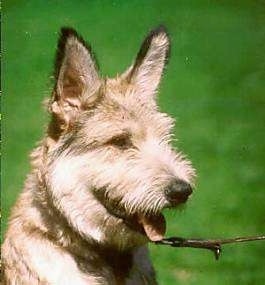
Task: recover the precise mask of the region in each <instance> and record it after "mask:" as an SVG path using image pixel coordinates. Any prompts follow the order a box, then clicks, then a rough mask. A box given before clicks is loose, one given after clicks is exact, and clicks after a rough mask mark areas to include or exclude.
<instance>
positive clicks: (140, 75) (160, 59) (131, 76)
mask: <svg viewBox="0 0 265 285" xmlns="http://www.w3.org/2000/svg"><path fill="white" fill-rule="evenodd" d="M169 49H170V40H169V36H168V33H167V31H166V29H165V27H163V26H159V27H158V28H156V29H154V30H152V31H151V32H150V33H149V34H148V36H147V37H146V38H145V40H144V42H143V43H142V46H141V48H140V50H139V52H138V54H137V57H136V60H135V63H134V64H133V66H132V67H131V69H130V70H129V71H128V75H127V80H128V82H129V83H132V84H134V85H135V86H136V89H137V91H138V92H139V94H140V96H145V95H146V96H150V95H152V94H155V91H156V90H157V87H158V85H159V82H160V79H161V76H162V73H163V70H164V67H165V65H166V63H167V60H168V56H169Z"/></svg>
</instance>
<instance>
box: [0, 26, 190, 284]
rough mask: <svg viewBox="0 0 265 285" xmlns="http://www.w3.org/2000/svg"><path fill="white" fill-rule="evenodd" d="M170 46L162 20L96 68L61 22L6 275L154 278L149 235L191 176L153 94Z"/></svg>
mask: <svg viewBox="0 0 265 285" xmlns="http://www.w3.org/2000/svg"><path fill="white" fill-rule="evenodd" d="M169 49H170V39H169V35H168V33H167V31H166V29H165V28H164V27H163V26H160V27H158V28H156V29H154V30H152V31H151V32H150V33H149V34H148V35H147V37H146V38H145V39H144V41H143V43H142V45H141V48H140V50H139V52H138V54H137V56H136V59H135V61H134V63H133V64H132V65H131V66H130V67H129V68H128V69H127V70H126V71H125V72H124V73H122V74H121V75H119V76H117V77H116V78H102V77H101V76H100V75H99V71H98V66H97V63H96V61H95V58H94V55H93V53H92V50H91V47H90V45H88V44H87V43H86V42H85V41H84V39H83V38H82V37H81V36H80V35H79V34H78V33H77V32H76V31H75V30H74V29H72V28H68V27H66V28H62V29H61V32H60V36H59V40H58V47H57V52H56V58H55V68H54V78H55V84H54V88H53V91H52V95H51V98H50V99H49V102H48V103H47V108H48V111H49V112H50V115H51V120H50V123H49V124H48V127H47V131H46V134H45V136H44V138H43V139H42V141H41V142H40V143H39V144H38V146H37V147H36V148H35V150H33V152H32V154H31V163H32V171H31V172H30V174H29V175H28V177H27V179H26V182H25V187H24V190H23V192H22V193H21V195H20V196H19V198H18V201H17V203H16V205H15V206H14V208H13V210H12V214H11V218H10V220H9V226H8V230H7V233H6V235H5V239H4V243H3V246H2V263H3V283H4V284H12V285H15V284H18V285H21V284H27V285H29V284H31V285H33V284H56V285H57V284H62V285H66V284H71V285H81V284H137V285H139V284H157V281H156V277H155V272H154V269H153V267H152V264H151V261H150V258H149V254H148V249H147V244H148V242H149V241H159V240H161V239H163V236H164V234H165V230H166V224H165V218H164V216H163V214H162V210H163V209H164V208H177V207H178V206H179V205H182V204H184V203H185V202H186V201H187V199H188V197H189V196H190V194H191V193H192V189H193V186H194V178H195V170H194V169H193V167H192V165H191V162H190V161H189V160H188V159H187V158H186V157H185V156H184V155H182V154H181V153H180V152H179V151H177V150H174V149H173V147H172V145H171V142H172V139H173V135H172V129H173V126H174V120H173V119H172V118H171V117H170V116H168V115H167V114H165V113H162V112H160V111H159V108H158V106H157V102H156V97H157V89H158V85H159V83H160V79H161V76H162V74H163V71H164V68H165V66H166V63H167V60H168V55H169Z"/></svg>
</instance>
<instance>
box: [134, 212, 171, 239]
mask: <svg viewBox="0 0 265 285" xmlns="http://www.w3.org/2000/svg"><path fill="white" fill-rule="evenodd" d="M138 223H139V225H141V226H142V228H143V230H144V233H145V235H146V236H147V237H148V239H149V240H151V241H159V240H161V239H163V238H164V235H165V233H166V219H165V217H164V215H163V214H162V213H159V214H156V215H152V216H146V215H138Z"/></svg>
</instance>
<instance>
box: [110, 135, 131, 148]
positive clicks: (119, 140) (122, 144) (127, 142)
mask: <svg viewBox="0 0 265 285" xmlns="http://www.w3.org/2000/svg"><path fill="white" fill-rule="evenodd" d="M108 144H109V145H113V146H115V147H118V148H121V149H127V148H129V147H131V146H132V142H131V139H130V136H129V135H121V136H116V137H113V138H111V139H110V140H109V141H108Z"/></svg>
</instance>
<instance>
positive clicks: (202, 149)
mask: <svg viewBox="0 0 265 285" xmlns="http://www.w3.org/2000/svg"><path fill="white" fill-rule="evenodd" d="M160 23H163V24H164V25H166V27H167V28H168V30H169V33H170V35H171V39H172V50H171V58H170V62H169V65H168V67H167V70H166V74H165V76H164V78H163V82H162V84H161V89H160V91H161V92H160V97H159V104H160V106H161V109H162V110H163V111H166V112H169V113H170V114H171V115H172V116H174V117H176V118H178V124H177V127H176V134H177V137H178V138H179V142H178V144H177V145H178V147H179V148H180V149H181V150H183V151H184V152H185V153H187V154H188V156H189V157H190V158H191V160H192V161H193V164H194V166H195V168H196V169H197V172H198V179H197V187H196V191H195V193H194V195H193V198H192V200H191V201H190V202H189V205H188V206H187V207H186V209H185V211H182V212H176V213H173V212H169V213H167V220H168V232H167V235H168V236H170V235H180V236H188V237H190V236H196V237H232V236H244V235H252V234H253V235H254V234H264V233H265V173H264V170H265V2H264V1H262V0H261V1H254V0H249V1H244V0H242V1H228V0H222V1H221V0H220V1H217V0H216V1H214V0H212V1H201V0H197V1H196V0H193V1H180V0H178V1H177V0H176V1H174V0H172V1H170V0H160V1H159V0H154V1H151V0H149V1H147V0H145V1H140V0H138V1H137V0H130V1H129V0H127V1H118V0H116V1H99V0H90V1H84V0H83V1H82V0H79V1H67V0H65V1H59V0H58V1H56V0H54V1H50V0H46V1H44V0H43V1H40V0H27V1H26V0H19V1H18V0H9V1H4V3H3V39H2V40H3V54H4V61H3V75H4V78H3V80H2V83H3V92H4V96H3V101H2V111H3V128H2V134H3V147H2V152H3V160H2V215H3V225H2V232H4V231H5V228H6V220H7V216H8V214H9V211H10V207H11V206H12V205H13V203H14V201H15V199H16V197H17V194H18V193H19V191H20V190H21V188H22V185H23V181H24V179H25V176H26V174H27V172H28V171H29V162H28V153H29V152H30V150H31V149H32V148H33V146H34V145H35V142H36V141H37V140H39V139H40V138H41V136H42V134H43V131H44V128H43V126H44V124H45V122H46V121H47V116H46V115H45V112H44V111H43V110H42V109H41V102H42V100H43V99H44V98H45V97H47V96H49V93H50V90H51V87H52V84H51V80H50V74H51V73H52V67H53V64H52V63H53V57H54V51H55V47H56V41H57V36H58V30H59V29H60V27H61V26H65V25H67V26H73V27H74V28H76V29H77V30H78V31H79V32H80V33H81V34H82V35H83V36H84V38H85V39H87V40H88V41H89V42H90V43H91V44H92V46H93V49H94V51H96V54H97V57H98V59H99V63H100V66H101V72H102V74H103V75H109V76H114V75H115V74H116V73H117V72H122V71H123V70H124V69H125V68H126V67H127V66H128V65H129V64H130V63H131V61H132V59H133V58H134V57H135V55H136V53H137V51H138V48H139V45H140V43H141V41H142V39H143V38H144V36H145V35H146V33H147V32H148V31H149V30H150V29H151V28H153V27H155V26H157V25H158V24H160ZM151 254H152V259H153V261H154V265H155V268H156V271H157V275H158V280H159V282H160V284H165V285H167V284H265V243H264V242H256V243H249V244H239V245H230V246H225V247H224V251H223V256H222V257H221V260H220V261H218V262H216V261H215V260H214V258H213V256H212V254H211V253H210V252H204V251H200V250H196V249H173V248H165V247H159V246H151Z"/></svg>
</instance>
